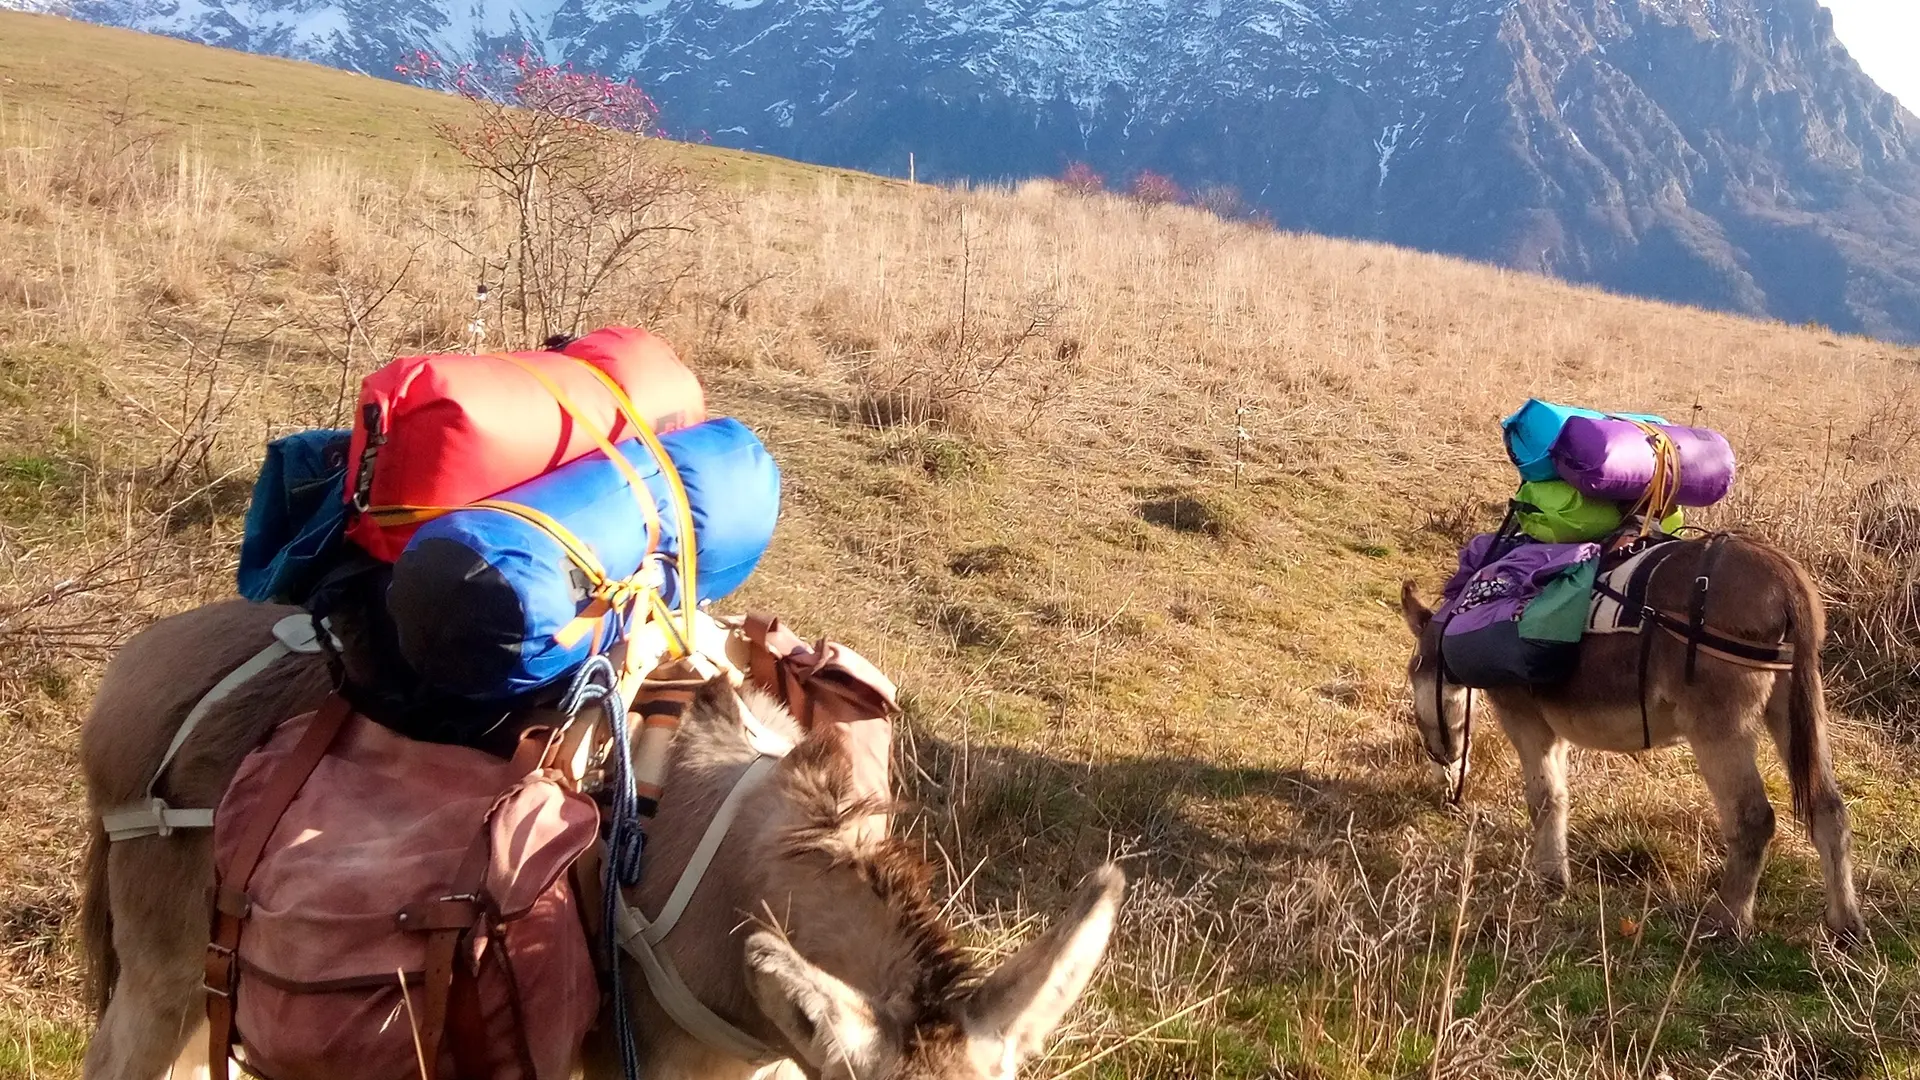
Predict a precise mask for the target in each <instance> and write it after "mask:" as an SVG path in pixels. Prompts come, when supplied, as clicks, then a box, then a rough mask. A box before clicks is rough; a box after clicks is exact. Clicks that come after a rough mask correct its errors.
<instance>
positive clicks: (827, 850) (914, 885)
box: [780, 730, 979, 1032]
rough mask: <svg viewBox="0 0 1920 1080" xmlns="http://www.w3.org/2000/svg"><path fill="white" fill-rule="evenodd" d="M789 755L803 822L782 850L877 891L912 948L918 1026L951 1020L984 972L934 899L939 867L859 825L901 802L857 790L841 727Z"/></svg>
mask: <svg viewBox="0 0 1920 1080" xmlns="http://www.w3.org/2000/svg"><path fill="white" fill-rule="evenodd" d="M788 760H789V762H790V764H791V767H792V772H791V773H790V774H789V775H790V778H791V779H790V783H789V788H788V790H789V794H790V796H791V798H792V800H793V804H794V807H795V809H796V810H797V811H798V812H799V816H800V823H799V824H797V825H794V826H792V827H791V828H790V829H789V831H788V833H787V835H786V836H785V837H784V838H783V839H782V841H781V845H780V847H781V851H782V854H783V855H785V856H786V857H788V858H794V859H811V860H822V861H824V862H825V863H826V867H827V869H830V870H843V871H851V872H852V873H853V874H854V875H855V876H856V877H857V878H858V879H859V880H860V881H861V882H862V883H863V884H865V885H866V886H867V888H869V889H871V890H873V894H874V896H876V897H878V898H879V900H880V902H881V904H882V906H884V907H885V908H886V910H887V912H888V913H889V914H890V915H891V916H892V917H893V920H894V923H895V925H896V926H897V927H898V929H899V932H900V934H901V936H902V937H903V938H904V939H905V940H906V942H907V944H908V948H909V949H910V950H911V953H912V959H913V961H914V970H915V972H916V975H915V979H914V984H913V991H912V1002H913V1008H914V1021H913V1023H914V1027H915V1028H916V1029H917V1030H922V1031H923V1032H924V1029H926V1028H928V1027H936V1026H940V1025H943V1024H947V1023H951V1022H953V1019H954V1018H953V1017H952V1015H951V1013H952V1010H953V1006H954V1004H955V1003H956V1002H958V1001H960V1000H962V999H964V998H965V997H966V995H967V994H968V993H969V991H970V990H971V989H972V988H973V986H974V985H975V984H977V983H978V981H979V973H978V972H977V971H976V969H975V967H974V965H973V964H972V962H971V961H969V960H968V959H967V957H966V955H965V954H964V953H963V952H962V951H961V950H960V948H959V946H958V945H956V944H955V943H954V940H953V935H952V933H951V932H950V931H948V929H947V926H946V923H945V922H944V921H943V920H942V918H941V912H940V906H939V905H938V904H936V903H934V900H933V893H932V888H931V883H932V879H933V870H932V868H931V867H930V866H928V865H927V861H926V860H925V859H924V858H923V857H921V855H920V853H919V852H918V851H917V850H915V849H914V847H913V846H912V845H910V844H908V843H907V842H906V841H904V840H902V839H900V838H899V837H897V836H892V835H881V836H876V835H873V833H872V831H871V830H867V829H862V828H860V827H859V823H860V822H861V821H862V820H863V819H866V818H868V817H870V816H872V815H875V814H886V813H890V812H892V811H893V810H895V809H897V808H896V807H895V806H893V805H890V804H888V803H886V802H883V801H881V800H877V799H872V798H857V797H855V796H854V794H853V767H852V765H851V763H850V762H849V761H848V759H847V754H846V751H845V748H844V743H843V741H842V737H841V736H840V735H839V734H838V732H835V731H832V730H828V731H822V732H816V733H814V734H813V735H812V736H811V737H809V738H808V739H806V740H805V741H803V742H802V743H801V744H800V745H799V746H798V747H796V748H795V749H794V751H793V752H792V754H790V755H789V756H788Z"/></svg>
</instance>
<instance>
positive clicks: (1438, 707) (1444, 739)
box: [1433, 625, 1473, 806]
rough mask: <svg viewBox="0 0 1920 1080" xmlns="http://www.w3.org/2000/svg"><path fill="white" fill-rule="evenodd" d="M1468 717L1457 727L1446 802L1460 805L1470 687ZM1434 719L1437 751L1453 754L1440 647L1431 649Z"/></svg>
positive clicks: (1469, 746) (1468, 747)
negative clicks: (1454, 772)
mask: <svg viewBox="0 0 1920 1080" xmlns="http://www.w3.org/2000/svg"><path fill="white" fill-rule="evenodd" d="M1446 632H1447V631H1446V627H1445V626H1444V625H1443V626H1442V627H1441V628H1440V633H1439V634H1438V635H1437V636H1436V637H1435V639H1434V640H1435V641H1442V640H1444V639H1445V637H1446ZM1466 691H1467V716H1466V722H1465V723H1464V724H1463V725H1462V726H1461V728H1460V757H1459V758H1458V759H1457V760H1458V761H1459V763H1460V778H1459V779H1458V780H1455V781H1454V783H1453V793H1452V794H1450V795H1448V796H1447V802H1448V803H1450V804H1451V805H1453V806H1459V805H1460V804H1461V802H1463V801H1464V800H1465V799H1466V797H1467V767H1468V765H1467V761H1468V758H1470V757H1471V756H1472V755H1473V688H1472V687H1466ZM1433 720H1434V723H1435V724H1436V725H1438V726H1439V728H1440V752H1441V753H1443V754H1452V753H1453V725H1451V724H1449V723H1447V662H1446V661H1445V660H1443V659H1441V657H1440V646H1439V645H1437V644H1436V645H1435V646H1434V649H1433Z"/></svg>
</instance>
